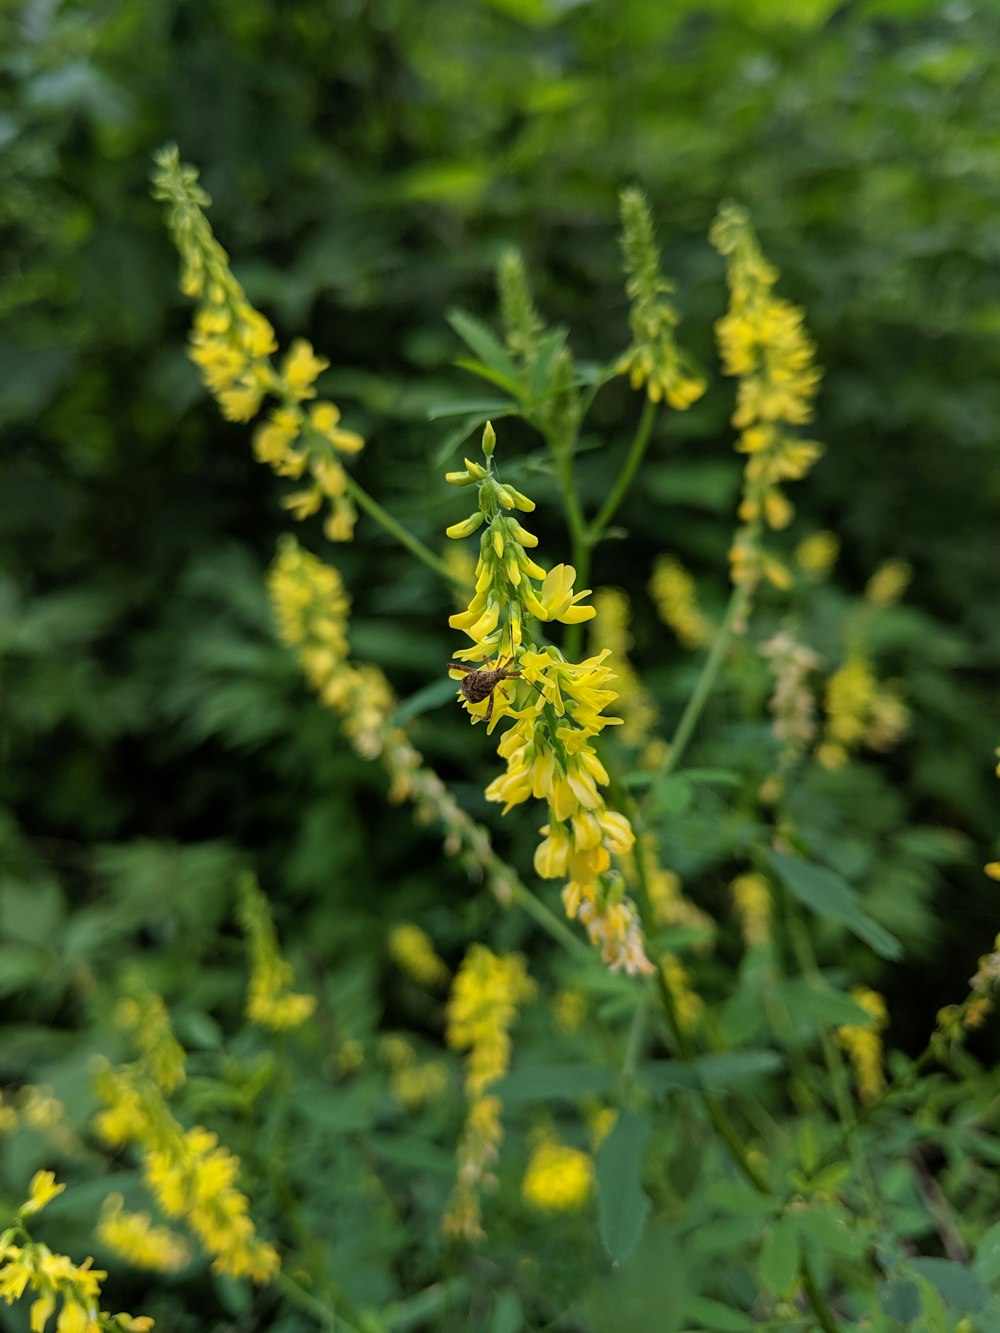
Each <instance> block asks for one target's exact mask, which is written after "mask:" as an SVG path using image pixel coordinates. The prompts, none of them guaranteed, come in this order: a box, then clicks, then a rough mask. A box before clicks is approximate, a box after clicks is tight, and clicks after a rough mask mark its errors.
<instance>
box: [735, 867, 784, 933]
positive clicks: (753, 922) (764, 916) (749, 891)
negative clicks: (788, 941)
mask: <svg viewBox="0 0 1000 1333" xmlns="http://www.w3.org/2000/svg"><path fill="white" fill-rule="evenodd" d="M729 891H730V893H731V894H732V896H733V906H734V908H735V909H736V915H737V917H738V918H739V923H740V931H741V933H742V935H743V943H744V944H745V945H746V947H747V948H748V949H755V948H758V947H759V946H760V945H762V944H766V943H767V942H768V940H770V938H771V917H772V915H773V912H774V903H773V900H772V898H771V889H770V886H769V885H768V882H767V880H766V879H765V878H764V876H763V875H758V874H756V873H752V874H748V875H738V876H737V877H736V879H734V880H733V882H732V884H730V886H729Z"/></svg>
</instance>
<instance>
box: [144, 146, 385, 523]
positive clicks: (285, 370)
mask: <svg viewBox="0 0 1000 1333" xmlns="http://www.w3.org/2000/svg"><path fill="white" fill-rule="evenodd" d="M153 181H154V195H155V197H156V198H157V199H160V200H162V201H163V203H165V204H166V206H167V209H166V213H167V227H168V229H169V231H170V234H171V236H172V237H173V240H174V243H175V245H176V246H177V249H178V251H179V253H180V256H181V290H182V291H183V292H184V294H185V296H190V297H192V298H194V299H195V300H196V301H197V302H198V307H197V309H196V311H195V316H194V331H193V333H192V335H191V348H190V356H191V359H192V361H194V363H195V365H196V366H197V367H198V369H199V371H200V372H201V377H202V380H203V381H204V383H205V386H206V388H207V389H208V390H209V392H210V393H212V394H213V395H214V397H215V399H216V401H217V402H218V404H219V406H220V408H221V409H222V414H223V416H224V417H225V418H226V419H227V420H228V421H239V422H248V421H252V420H253V419H254V418H255V417H256V416H258V414H259V413H260V411H261V410H262V408H263V406H264V403H265V400H267V399H268V398H270V399H271V400H272V406H271V408H270V410H269V412H268V414H267V416H266V418H265V419H264V420H263V421H262V422H261V423H260V424H259V425H258V426H257V427H256V429H255V431H254V435H253V450H254V455H255V456H256V458H257V460H258V461H259V462H261V463H266V464H267V465H268V466H269V467H270V468H272V469H273V470H274V471H275V472H276V473H277V474H278V475H279V476H281V477H289V478H291V479H293V480H294V479H298V478H300V477H302V476H304V475H305V474H307V473H308V475H309V485H308V486H307V487H305V488H304V489H303V490H300V491H295V492H293V493H292V494H291V495H288V496H287V497H286V498H285V500H284V505H285V507H286V508H287V509H288V510H289V511H290V512H291V513H292V514H293V515H294V517H296V518H298V519H304V518H308V517H309V516H310V515H311V514H315V513H318V512H319V510H320V509H321V508H323V506H324V505H325V506H326V507H327V510H328V512H327V517H326V521H325V523H324V525H323V531H324V533H325V535H326V536H327V537H328V538H329V539H330V540H331V541H350V539H351V537H352V536H353V533H354V524H355V522H356V520H357V511H356V510H355V508H354V504H353V501H352V500H351V499H350V497H349V495H348V494H347V490H348V480H347V473H346V472H345V470H344V466H343V462H342V456H343V455H350V454H355V453H357V452H358V451H359V450H360V449H362V448H363V447H364V440H363V439H362V437H361V436H360V435H358V434H356V433H355V432H354V431H349V430H344V429H343V427H342V426H341V425H340V410H339V408H338V407H337V406H336V405H335V404H334V403H330V402H323V401H320V402H313V403H312V405H311V406H310V407H309V409H308V411H307V410H306V408H305V407H304V403H306V402H307V401H309V400H311V399H315V398H316V388H315V382H316V379H317V377H318V376H319V375H320V374H321V373H322V372H323V371H324V370H325V369H326V368H327V366H329V364H330V363H329V361H327V359H326V358H325V357H322V356H317V355H316V353H315V352H314V351H313V348H312V346H311V344H310V343H308V342H307V341H306V339H305V338H296V339H295V341H294V342H293V343H292V345H291V347H290V348H289V349H288V352H287V353H286V355H285V356H284V358H283V359H282V361H281V363H280V366H277V367H276V366H275V365H274V362H273V361H272V359H271V358H272V357H273V356H274V354H275V353H276V352H277V350H278V343H277V339H276V338H275V336H274V330H273V329H272V327H271V325H270V324H269V323H268V321H267V319H266V318H265V317H264V316H263V315H262V314H261V313H260V311H258V310H255V309H254V308H253V306H252V305H251V304H250V302H249V301H248V300H247V296H246V293H245V292H244V291H243V288H242V287H241V286H240V284H239V283H238V282H237V281H236V279H235V277H234V276H233V273H232V270H231V269H230V267H229V256H228V255H227V254H226V252H225V250H224V249H223V248H222V246H221V245H220V244H219V242H218V241H217V240H216V239H215V237H214V236H213V234H212V228H211V226H210V225H209V222H208V218H207V217H206V216H205V209H206V208H208V207H209V205H210V203H211V200H210V199H209V197H208V195H207V194H206V193H205V191H204V190H203V189H202V188H201V186H200V185H199V184H198V173H197V171H195V170H194V168H193V167H188V166H184V165H182V164H181V162H180V159H179V157H178V153H177V149H176V148H170V149H165V150H164V151H163V152H161V153H160V154H158V155H157V158H156V171H155V173H154V177H153Z"/></svg>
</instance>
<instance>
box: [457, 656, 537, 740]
mask: <svg viewBox="0 0 1000 1333" xmlns="http://www.w3.org/2000/svg"><path fill="white" fill-rule="evenodd" d="M487 660H488V659H487ZM513 660H514V659H513V657H508V658H507V659H506V665H504V661H503V660H502V659H501V660H500V661H499V662H498V663H497V664H496V666H495V667H492V668H488V667H487V665H486V662H484V663H483V665H482V666H479V667H470V666H466V665H465V663H464V662H449V663H448V665H449V667H450V668H451V669H452V671H461V672H463V673H464V674H463V676H462V680H461V683H460V685H459V687H458V688H459V689H460V690H461V691H462V693H463V694H464V695H465V697H466V699H467V700H468V701H469V703H470V704H481V703H482V702H483V700H484V699H489V701H490V702H489V704H488V706H487V709H486V725H487V726H489V724H490V719H491V718H492V716H493V691H494V690H495V689H496V687H497V686H498V685H499V684H500V682H501V681H502V680H519V679H520V676H521V673H520V671H509V670H508V669H507V668H508V667H509V666H510V663H511V662H513Z"/></svg>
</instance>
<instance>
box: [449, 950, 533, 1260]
mask: <svg viewBox="0 0 1000 1333" xmlns="http://www.w3.org/2000/svg"><path fill="white" fill-rule="evenodd" d="M534 993H535V986H534V983H533V982H532V980H531V978H530V977H529V976H528V973H527V970H526V969H525V966H524V962H523V960H522V959H521V958H519V957H518V956H517V955H516V954H515V955H510V956H508V957H506V958H501V957H498V956H497V955H496V954H494V953H491V952H490V950H489V949H487V948H485V947H484V946H483V945H481V944H473V945H471V946H470V948H469V950H468V951H467V953H466V955H465V958H464V960H463V962H462V965H461V967H460V968H459V969H458V972H457V973H456V975H455V979H454V981H453V983H452V989H451V995H450V996H449V999H448V1007H447V1028H446V1033H445V1036H446V1040H447V1042H448V1045H449V1046H450V1047H452V1049H453V1050H458V1051H467V1052H468V1055H467V1058H466V1074H465V1087H466V1092H467V1094H468V1097H469V1112H468V1116H467V1118H466V1123H465V1129H464V1131H463V1133H462V1138H461V1142H460V1143H459V1149H458V1161H459V1170H458V1180H457V1182H456V1185H455V1188H454V1190H453V1192H452V1197H451V1200H450V1202H449V1205H448V1211H447V1213H446V1214H445V1217H444V1219H443V1222H442V1226H443V1229H444V1231H445V1234H447V1235H450V1236H454V1237H460V1238H463V1239H466V1240H478V1239H480V1238H481V1237H482V1235H483V1230H482V1224H481V1221H480V1203H479V1196H480V1193H481V1191H482V1190H483V1189H484V1188H488V1187H489V1186H490V1185H491V1184H492V1181H493V1178H492V1175H491V1173H490V1170H489V1168H490V1166H491V1165H492V1163H493V1162H494V1161H495V1160H496V1158H497V1154H498V1152H499V1147H500V1142H501V1140H502V1138H503V1127H502V1124H501V1120H500V1114H501V1103H500V1100H499V1098H498V1097H495V1096H493V1095H492V1094H489V1093H488V1092H487V1089H488V1088H489V1086H490V1084H492V1083H495V1082H496V1081H497V1079H499V1078H502V1077H503V1076H504V1074H505V1073H506V1072H507V1069H508V1067H509V1064H510V1046H511V1042H510V1029H511V1028H512V1027H513V1025H514V1022H515V1021H516V1019H517V1012H518V1008H519V1007H520V1006H521V1005H522V1004H524V1003H525V1002H526V1001H528V1000H530V999H531V998H532V996H533V995H534Z"/></svg>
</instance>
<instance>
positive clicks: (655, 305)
mask: <svg viewBox="0 0 1000 1333" xmlns="http://www.w3.org/2000/svg"><path fill="white" fill-rule="evenodd" d="M621 219H622V251H623V253H624V256H625V273H626V277H627V281H626V284H625V290H626V292H627V293H628V296H629V300H630V301H631V308H630V310H629V324H630V326H631V329H632V345H631V346H630V347H629V349H628V351H627V352H626V353H625V354H624V355H623V356H622V358H621V360H620V361H619V362H618V364H617V366H616V367H615V370H616V371H617V373H618V374H619V375H628V377H629V382H630V383H631V385H632V388H633V389H641V388H642V386H643V385H645V386H646V393H647V394H648V395H649V399H650V401H651V402H653V403H658V402H660V401H661V400H662V399H665V400H666V401H667V402H668V403H669V404H670V406H671V407H673V408H676V409H677V410H678V411H684V410H685V408H688V407H690V406H691V404H692V403H696V402H697V401H698V399H699V398H700V397H701V396H702V394H703V393H704V392H705V381H704V379H703V378H702V377H701V376H700V375H699V374H698V373H697V372H696V371H695V370H694V369H693V368H692V367H691V365H690V363H689V361H688V359H687V357H686V356H685V354H684V353H683V352H682V351H681V349H680V348H679V347H678V346H677V342H676V340H675V338H674V329H675V328H676V326H677V324H678V322H679V317H678V314H677V310H676V308H675V306H674V304H673V302H672V301H671V300H670V294H671V293H672V292H673V290H674V288H673V284H672V283H671V282H669V281H668V280H667V279H666V278H665V277H664V276H663V273H662V271H661V269H660V256H659V252H658V250H657V246H656V236H655V234H654V231H653V219H652V216H651V214H650V211H649V205H648V204H647V203H646V199H645V196H644V195H643V193H642V191H641V190H636V189H629V190H623V191H622V194H621Z"/></svg>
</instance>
